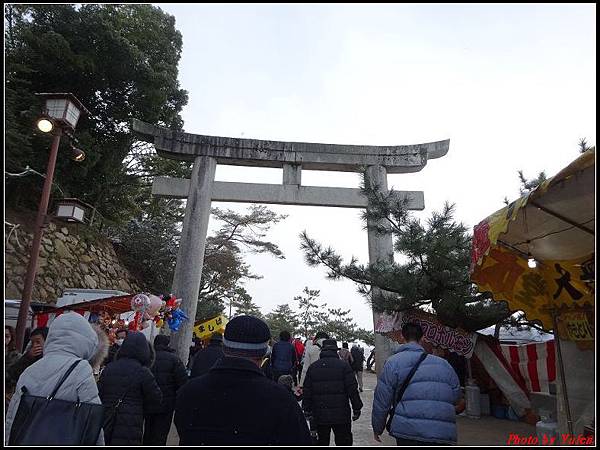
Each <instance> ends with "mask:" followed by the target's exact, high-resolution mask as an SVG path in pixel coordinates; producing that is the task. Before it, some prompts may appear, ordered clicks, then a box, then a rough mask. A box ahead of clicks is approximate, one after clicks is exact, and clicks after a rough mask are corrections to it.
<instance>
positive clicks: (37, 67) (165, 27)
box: [5, 4, 187, 223]
mask: <svg viewBox="0 0 600 450" xmlns="http://www.w3.org/2000/svg"><path fill="white" fill-rule="evenodd" d="M5 23H6V24H7V26H6V27H5V39H6V42H7V45H6V53H5V57H6V65H5V74H6V105H5V111H6V147H5V154H6V168H7V170H8V171H10V172H20V171H22V170H23V169H24V168H25V167H26V166H30V167H32V168H33V169H35V170H37V171H39V172H41V173H45V171H46V165H47V158H48V150H49V147H50V142H51V138H50V137H49V136H47V135H43V134H42V133H40V132H37V131H36V130H35V128H34V123H35V120H36V118H37V117H38V115H39V114H40V112H41V109H42V107H43V101H42V100H41V99H39V98H37V97H35V96H34V93H36V92H72V93H73V94H75V96H76V97H78V98H79V100H80V101H81V102H82V103H83V104H84V105H85V106H86V107H87V108H88V109H89V110H90V112H91V116H90V117H84V118H82V119H80V122H79V123H78V125H77V130H76V133H75V134H76V136H77V138H78V140H79V141H80V143H79V146H80V147H81V148H83V149H84V150H85V152H86V155H87V157H86V160H85V161H84V162H82V163H75V162H73V161H72V160H71V159H70V158H69V148H68V139H67V138H66V137H63V139H62V142H61V151H60V153H59V158H58V161H57V167H56V173H55V181H56V184H57V185H58V186H60V188H61V190H62V191H63V192H64V195H65V196H68V197H76V198H79V199H81V200H83V201H85V202H87V203H89V204H91V205H93V206H95V207H96V208H97V209H98V212H99V213H100V214H101V215H102V216H103V217H105V218H106V219H108V221H111V222H115V223H126V222H127V221H128V220H129V219H131V218H132V217H135V216H138V215H139V214H140V213H141V208H140V201H139V200H140V197H146V198H147V197H148V192H147V190H146V191H144V187H145V185H147V180H145V179H144V178H143V176H142V175H144V173H143V172H146V173H147V172H148V170H149V168H150V167H151V164H148V161H144V162H142V161H139V164H138V166H137V167H136V169H137V170H132V167H128V166H127V165H126V164H124V161H125V160H126V159H127V158H130V159H131V157H132V154H135V152H136V145H137V144H136V141H135V139H134V137H133V135H132V134H131V132H130V129H129V123H130V121H131V119H132V118H134V117H136V118H139V119H142V120H145V121H148V122H150V123H157V124H160V125H163V126H166V127H169V128H173V129H181V127H182V126H183V122H182V120H181V117H180V112H181V109H182V107H183V106H184V105H185V104H186V103H187V93H186V92H185V91H184V90H182V89H180V88H179V82H178V81H177V73H178V68H177V65H178V62H179V59H180V56H181V45H182V39H181V34H180V33H179V32H178V31H177V30H176V29H175V19H174V18H173V17H172V16H170V15H168V14H165V13H164V12H162V10H160V9H159V8H156V7H154V6H151V5H126V4H125V5H95V4H84V5H81V6H75V5H43V4H40V5H8V6H7V7H6V8H5ZM154 156H155V155H154ZM170 165H179V166H185V164H181V163H170ZM140 166H145V168H144V169H143V170H141V171H140V170H139V169H140ZM160 172H161V171H160V170H159V171H158V173H160ZM41 185H42V180H41V178H39V177H34V176H31V177H23V178H18V179H9V180H8V181H7V183H6V189H7V195H6V198H7V202H8V203H9V206H12V207H14V206H18V207H22V208H28V209H35V208H36V207H37V201H38V199H39V191H40V190H41Z"/></svg>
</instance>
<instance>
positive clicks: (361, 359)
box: [350, 344, 365, 392]
mask: <svg viewBox="0 0 600 450" xmlns="http://www.w3.org/2000/svg"><path fill="white" fill-rule="evenodd" d="M350 354H351V355H352V363H351V364H350V367H352V370H353V371H354V376H355V377H356V381H358V391H359V392H362V391H363V377H362V373H363V366H364V363H365V353H364V350H363V349H362V347H360V346H359V345H357V344H354V345H353V346H352V350H350Z"/></svg>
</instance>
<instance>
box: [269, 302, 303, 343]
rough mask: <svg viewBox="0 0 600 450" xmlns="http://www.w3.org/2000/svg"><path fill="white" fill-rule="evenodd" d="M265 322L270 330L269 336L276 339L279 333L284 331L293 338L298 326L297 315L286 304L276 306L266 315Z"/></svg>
mask: <svg viewBox="0 0 600 450" xmlns="http://www.w3.org/2000/svg"><path fill="white" fill-rule="evenodd" d="M266 322H267V325H269V328H270V329H271V336H273V337H274V338H278V336H279V333H281V332H282V331H284V330H286V331H289V332H290V334H291V335H292V336H295V335H296V334H297V332H298V326H299V325H300V321H299V320H298V314H297V313H295V312H294V311H293V310H292V308H291V307H290V305H288V304H283V305H277V307H276V308H275V309H274V310H273V311H272V312H270V313H268V314H267V316H266Z"/></svg>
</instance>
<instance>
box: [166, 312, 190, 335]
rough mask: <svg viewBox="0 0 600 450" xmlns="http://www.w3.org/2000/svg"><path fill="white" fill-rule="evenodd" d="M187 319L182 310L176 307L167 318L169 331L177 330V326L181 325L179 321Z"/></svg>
mask: <svg viewBox="0 0 600 450" xmlns="http://www.w3.org/2000/svg"><path fill="white" fill-rule="evenodd" d="M187 319H188V317H187V316H186V315H185V314H184V312H183V311H182V310H180V309H176V310H175V311H173V314H171V318H170V319H169V320H167V323H168V324H169V328H170V329H171V331H178V330H179V327H180V326H181V323H182V322H183V321H184V320H187Z"/></svg>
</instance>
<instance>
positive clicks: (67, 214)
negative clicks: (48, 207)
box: [56, 198, 89, 223]
mask: <svg viewBox="0 0 600 450" xmlns="http://www.w3.org/2000/svg"><path fill="white" fill-rule="evenodd" d="M88 206H89V205H87V204H85V203H83V202H82V201H80V200H78V199H76V198H63V199H62V200H61V201H59V202H58V203H57V209H56V217H57V218H58V219H63V220H66V221H67V222H81V223H83V216H84V215H85V210H86V208H87V207H88Z"/></svg>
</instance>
